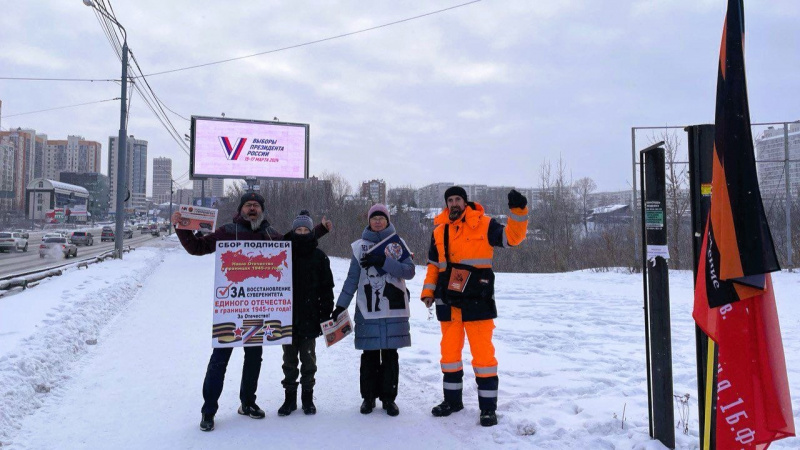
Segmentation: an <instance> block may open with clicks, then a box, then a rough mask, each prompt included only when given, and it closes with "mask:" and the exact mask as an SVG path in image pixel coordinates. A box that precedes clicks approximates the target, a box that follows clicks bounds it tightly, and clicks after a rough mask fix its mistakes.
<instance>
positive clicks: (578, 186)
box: [572, 177, 597, 236]
mask: <svg viewBox="0 0 800 450" xmlns="http://www.w3.org/2000/svg"><path fill="white" fill-rule="evenodd" d="M572 189H573V190H574V191H575V195H577V196H578V203H579V204H580V207H581V219H582V220H583V231H584V233H585V235H586V236H588V235H589V224H588V223H587V222H586V218H587V217H588V216H589V196H590V195H591V194H592V193H593V192H594V191H595V190H596V189H597V183H595V182H594V180H592V179H591V178H589V177H583V178H579V179H578V180H577V181H576V182H575V184H573V185H572Z"/></svg>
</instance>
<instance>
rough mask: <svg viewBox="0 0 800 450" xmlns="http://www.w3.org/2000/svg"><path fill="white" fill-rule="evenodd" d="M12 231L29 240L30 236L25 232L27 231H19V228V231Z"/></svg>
mask: <svg viewBox="0 0 800 450" xmlns="http://www.w3.org/2000/svg"><path fill="white" fill-rule="evenodd" d="M14 231H15V232H16V233H19V234H20V235H21V236H22V237H24V238H25V239H30V235H28V232H27V231H25V230H23V229H21V228H20V229H17V230H14Z"/></svg>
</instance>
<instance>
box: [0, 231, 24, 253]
mask: <svg viewBox="0 0 800 450" xmlns="http://www.w3.org/2000/svg"><path fill="white" fill-rule="evenodd" d="M19 250H22V251H23V252H27V251H28V240H27V239H25V238H24V237H22V235H21V234H20V233H17V232H16V231H3V232H0V251H2V252H10V251H19Z"/></svg>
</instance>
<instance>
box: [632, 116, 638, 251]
mask: <svg viewBox="0 0 800 450" xmlns="http://www.w3.org/2000/svg"><path fill="white" fill-rule="evenodd" d="M631 224H632V225H633V226H632V227H631V233H633V261H636V255H637V254H638V253H639V249H638V245H637V244H638V240H637V239H636V127H631Z"/></svg>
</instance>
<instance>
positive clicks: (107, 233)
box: [100, 227, 114, 242]
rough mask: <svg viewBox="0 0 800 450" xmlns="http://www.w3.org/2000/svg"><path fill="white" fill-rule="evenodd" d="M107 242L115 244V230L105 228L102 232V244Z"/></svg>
mask: <svg viewBox="0 0 800 450" xmlns="http://www.w3.org/2000/svg"><path fill="white" fill-rule="evenodd" d="M105 241H111V242H114V230H112V229H111V227H103V231H102V232H100V242H105Z"/></svg>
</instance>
